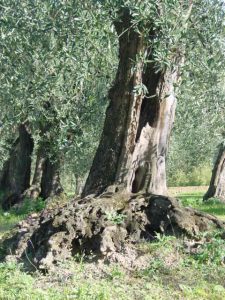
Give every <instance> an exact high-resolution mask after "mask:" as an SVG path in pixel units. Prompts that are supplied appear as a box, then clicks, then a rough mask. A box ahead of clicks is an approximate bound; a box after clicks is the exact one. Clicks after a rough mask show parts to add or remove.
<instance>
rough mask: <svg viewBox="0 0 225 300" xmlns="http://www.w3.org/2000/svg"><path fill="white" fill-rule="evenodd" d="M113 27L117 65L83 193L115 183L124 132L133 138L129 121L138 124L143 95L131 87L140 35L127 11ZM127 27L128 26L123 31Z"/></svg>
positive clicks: (138, 71)
mask: <svg viewBox="0 0 225 300" xmlns="http://www.w3.org/2000/svg"><path fill="white" fill-rule="evenodd" d="M115 27H116V30H117V33H118V35H119V36H120V38H119V66H118V70H117V74H116V79H115V82H114V85H113V87H112V88H111V90H110V91H109V99H110V104H109V107H108V109H107V112H106V118H105V124H104V130H103V133H102V137H101V141H100V145H99V148H98V150H97V153H96V155H95V158H94V162H93V165H92V167H91V171H90V173H89V176H88V179H87V181H86V184H85V188H84V191H83V195H87V194H92V193H95V194H100V193H101V192H102V191H103V190H104V189H105V188H106V187H108V186H110V185H112V184H114V182H115V177H116V173H117V166H118V162H119V158H120V154H121V151H122V146H123V141H124V139H125V135H126V134H127V135H128V137H127V138H128V139H130V138H134V139H135V137H132V132H130V129H129V124H130V123H131V122H132V126H134V127H135V126H136V127H137V126H138V123H137V121H138V118H139V113H140V106H141V98H142V96H141V95H135V93H134V92H133V91H134V88H135V87H136V86H138V85H141V84H142V77H141V75H142V68H143V63H142V62H137V63H136V61H137V56H138V55H141V54H143V53H144V52H145V47H144V45H143V38H142V37H141V36H140V35H139V34H138V33H137V32H135V31H134V30H133V29H132V26H131V17H130V15H129V13H128V12H127V11H125V12H124V14H123V16H122V19H121V22H118V23H116V24H115ZM130 27H131V29H130V30H129V31H126V30H127V28H130ZM128 112H129V113H128ZM134 130H135V129H134ZM128 131H129V132H128Z"/></svg>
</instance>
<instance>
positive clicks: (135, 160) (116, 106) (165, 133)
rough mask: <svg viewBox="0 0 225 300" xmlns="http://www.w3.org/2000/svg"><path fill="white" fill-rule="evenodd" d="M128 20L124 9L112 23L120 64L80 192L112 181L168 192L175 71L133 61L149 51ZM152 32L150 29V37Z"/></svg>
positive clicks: (134, 189) (116, 184)
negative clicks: (88, 169)
mask: <svg viewBox="0 0 225 300" xmlns="http://www.w3.org/2000/svg"><path fill="white" fill-rule="evenodd" d="M131 25H132V23H131V17H130V15H129V12H128V11H126V10H125V11H124V13H123V17H122V19H121V22H118V23H115V27H116V30H117V33H118V35H119V66H118V71H117V75H116V80H115V83H114V85H113V87H112V88H111V90H110V92H109V98H110V104H109V107H108V109H107V112H106V119H105V124H104V129H103V133H102V137H101V141H100V145H99V147H98V150H97V153H96V155H95V158H94V161H93V164H92V167H91V170H90V173H89V176H88V179H87V181H86V184H85V187H84V191H83V196H86V195H88V194H95V195H98V194H101V193H102V192H103V191H104V190H105V189H106V188H107V187H109V186H111V185H113V186H114V187H119V188H121V189H125V190H126V191H128V192H139V191H140V190H143V191H148V192H152V193H155V194H167V187H166V172H165V157H166V153H167V148H168V140H169V136H170V132H171V128H172V125H173V120H174V112H175V107H176V97H175V93H174V84H175V83H176V82H177V80H178V70H177V68H176V69H173V70H172V71H171V70H169V68H168V70H166V71H165V72H158V73H157V72H156V70H155V67H156V66H155V65H154V64H153V63H149V64H148V65H147V66H145V63H144V60H143V59H139V60H138V58H140V57H143V56H145V57H146V58H147V59H148V60H150V59H151V58H152V57H151V55H152V53H151V50H150V49H148V48H147V47H146V45H145V44H144V42H143V37H142V36H141V35H140V34H139V33H138V32H136V31H135V30H134V29H133V28H132V26H131ZM128 29H129V30H128ZM153 35H154V33H150V38H151V37H152V36H153ZM143 86H146V87H147V89H148V97H146V96H145V95H144V93H143V91H142V90H143Z"/></svg>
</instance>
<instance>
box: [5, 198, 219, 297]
mask: <svg viewBox="0 0 225 300" xmlns="http://www.w3.org/2000/svg"><path fill="white" fill-rule="evenodd" d="M178 198H179V199H180V200H181V201H182V203H183V204H184V205H185V206H192V207H195V208H197V209H200V210H202V211H205V212H207V213H211V214H215V215H217V216H218V217H220V218H224V217H225V209H224V205H223V204H221V203H219V202H218V201H217V200H215V199H214V200H211V201H210V202H207V203H203V202H202V193H200V192H196V193H190V194H184V193H183V194H181V195H179V196H178ZM38 203H39V204H38ZM41 205H43V203H42V202H40V201H38V202H36V203H35V204H34V203H33V204H31V203H26V204H24V206H22V207H21V208H20V209H17V210H11V211H10V212H9V214H5V213H3V212H0V228H1V232H2V233H4V232H5V231H8V230H9V229H10V228H12V226H14V224H15V223H17V222H18V221H20V220H21V219H23V218H24V217H25V216H26V215H27V214H28V213H29V212H32V211H38V210H40V209H41ZM199 239H200V240H201V239H202V240H203V241H207V242H205V243H202V245H201V246H200V248H199V249H198V251H197V252H196V253H195V252H187V249H186V247H185V240H183V239H182V238H179V239H178V238H176V237H168V236H163V235H158V236H157V239H156V240H155V241H154V242H152V243H147V242H143V243H141V244H139V245H138V247H139V251H140V253H142V255H143V257H144V258H145V259H144V264H143V266H142V265H140V266H139V268H137V269H135V268H134V267H131V268H130V269H127V268H123V267H122V266H121V265H119V264H116V263H110V264H104V263H103V262H101V261H100V262H87V261H86V260H85V257H84V256H83V255H80V256H76V257H75V258H74V259H71V260H70V261H66V262H64V263H63V264H61V265H59V266H56V267H55V269H54V270H52V271H50V272H49V273H48V274H46V275H45V276H44V275H43V274H41V273H39V272H37V271H36V272H35V273H32V274H29V273H27V272H25V271H24V270H23V267H22V265H20V264H18V263H14V262H4V263H0V299H4V300H7V299H9V300H14V299H15V300H17V299H18V300H20V299H21V300H26V299H30V300H42V299H43V300H48V299H49V300H61V299H62V300H64V299H78V300H110V299H113V300H114V299H116V300H117V299H118V300H120V299H121V300H123V299H124V300H128V299H129V300H133V299H135V300H136V299H137V300H142V299H143V300H151V299H156V300H160V299H173V300H174V299H190V300H192V299H193V300H194V299H196V300H197V299H202V300H203V299H204V300H205V299H208V300H223V299H225V268H224V263H225V261H224V257H225V246H224V245H225V242H224V240H223V239H222V238H221V236H220V234H219V233H218V232H214V233H211V234H209V233H204V234H202V236H200V237H199ZM137 261H138V259H137ZM140 262H143V261H142V260H140Z"/></svg>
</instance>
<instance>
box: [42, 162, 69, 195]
mask: <svg viewBox="0 0 225 300" xmlns="http://www.w3.org/2000/svg"><path fill="white" fill-rule="evenodd" d="M62 192H63V188H62V185H61V182H60V160H59V159H57V158H54V157H52V158H49V157H47V158H46V159H45V162H44V169H43V175H42V178H41V194H40V196H41V197H42V198H43V199H47V198H49V197H53V196H58V195H60V194H61V193H62Z"/></svg>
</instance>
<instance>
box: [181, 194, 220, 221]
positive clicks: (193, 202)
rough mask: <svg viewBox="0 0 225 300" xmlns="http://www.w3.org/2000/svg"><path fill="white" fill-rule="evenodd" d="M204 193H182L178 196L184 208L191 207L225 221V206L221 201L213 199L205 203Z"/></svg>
mask: <svg viewBox="0 0 225 300" xmlns="http://www.w3.org/2000/svg"><path fill="white" fill-rule="evenodd" d="M203 195H204V193H203V192H191V193H181V194H179V195H178V196H177V198H178V199H180V201H181V202H182V204H183V205H184V206H191V207H193V208H196V209H198V210H200V211H203V212H205V213H208V214H212V215H215V216H217V217H218V218H219V219H222V220H225V204H224V203H221V202H220V201H219V199H216V198H211V199H209V200H208V201H203V200H202V198H203Z"/></svg>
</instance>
